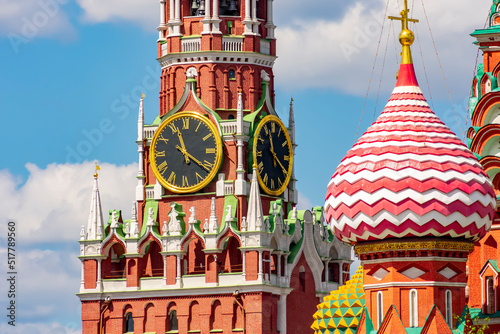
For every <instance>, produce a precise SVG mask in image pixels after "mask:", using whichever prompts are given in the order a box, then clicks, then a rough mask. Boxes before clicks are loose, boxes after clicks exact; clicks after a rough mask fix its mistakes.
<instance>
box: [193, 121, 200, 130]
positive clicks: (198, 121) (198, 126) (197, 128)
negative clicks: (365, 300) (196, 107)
mask: <svg viewBox="0 0 500 334" xmlns="http://www.w3.org/2000/svg"><path fill="white" fill-rule="evenodd" d="M200 125H201V121H198V126H197V127H196V130H194V132H198V129H199V128H200Z"/></svg>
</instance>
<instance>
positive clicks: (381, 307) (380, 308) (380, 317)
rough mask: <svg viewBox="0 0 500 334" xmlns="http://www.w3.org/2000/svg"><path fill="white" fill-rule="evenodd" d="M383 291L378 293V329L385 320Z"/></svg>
mask: <svg viewBox="0 0 500 334" xmlns="http://www.w3.org/2000/svg"><path fill="white" fill-rule="evenodd" d="M382 297H383V295H382V291H379V292H377V328H380V325H382V321H383V320H384V314H383V313H382V312H383V311H384V302H383V300H382Z"/></svg>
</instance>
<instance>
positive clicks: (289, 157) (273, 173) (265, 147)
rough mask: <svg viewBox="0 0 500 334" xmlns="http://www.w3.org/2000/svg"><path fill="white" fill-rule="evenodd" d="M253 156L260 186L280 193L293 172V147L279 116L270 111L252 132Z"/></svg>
mask: <svg viewBox="0 0 500 334" xmlns="http://www.w3.org/2000/svg"><path fill="white" fill-rule="evenodd" d="M253 158H254V159H253V160H254V163H255V164H256V165H257V176H258V177H257V178H258V180H259V184H260V186H261V188H262V190H264V191H265V192H266V193H267V194H269V195H274V196H279V195H281V194H282V193H283V191H285V189H286V187H287V186H288V182H289V181H290V177H291V176H292V167H293V147H292V142H291V141H290V136H289V135H288V130H287V129H286V127H285V125H284V124H283V122H281V120H280V119H279V118H278V117H276V116H272V115H269V116H266V117H264V118H263V119H262V120H261V121H260V123H259V125H258V126H257V129H256V131H255V135H254V142H253Z"/></svg>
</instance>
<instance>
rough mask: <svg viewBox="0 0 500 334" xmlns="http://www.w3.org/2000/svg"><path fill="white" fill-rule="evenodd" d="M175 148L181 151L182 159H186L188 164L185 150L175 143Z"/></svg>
mask: <svg viewBox="0 0 500 334" xmlns="http://www.w3.org/2000/svg"><path fill="white" fill-rule="evenodd" d="M175 148H176V149H178V150H179V151H181V153H182V155H183V156H184V159H185V160H186V163H187V164H188V163H189V158H188V156H187V151H186V150H185V149H183V148H182V147H180V146H179V145H175Z"/></svg>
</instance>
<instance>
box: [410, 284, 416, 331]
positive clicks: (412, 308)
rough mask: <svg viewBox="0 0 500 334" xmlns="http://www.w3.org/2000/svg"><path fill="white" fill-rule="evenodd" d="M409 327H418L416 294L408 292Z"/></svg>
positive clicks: (412, 291)
mask: <svg viewBox="0 0 500 334" xmlns="http://www.w3.org/2000/svg"><path fill="white" fill-rule="evenodd" d="M410 327H418V292H417V290H415V289H411V290H410Z"/></svg>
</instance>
